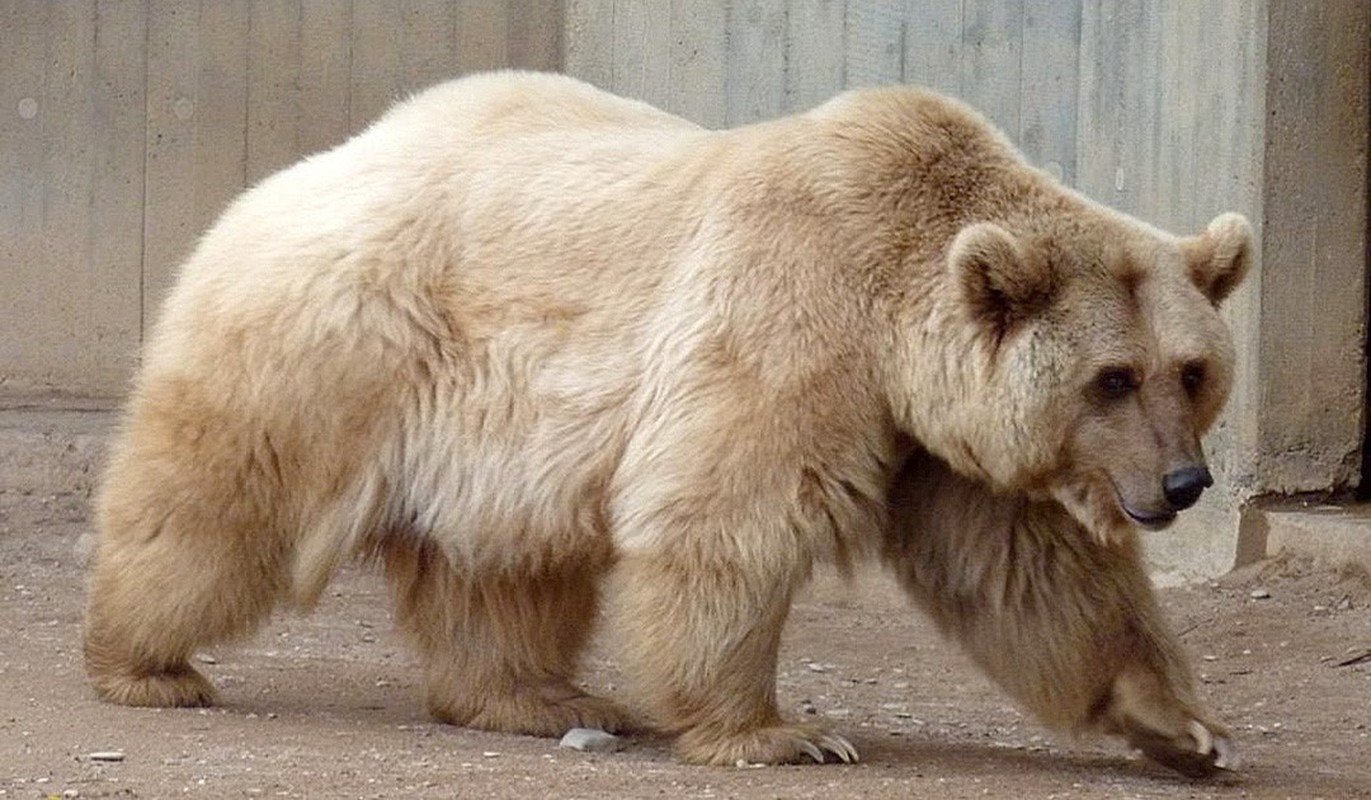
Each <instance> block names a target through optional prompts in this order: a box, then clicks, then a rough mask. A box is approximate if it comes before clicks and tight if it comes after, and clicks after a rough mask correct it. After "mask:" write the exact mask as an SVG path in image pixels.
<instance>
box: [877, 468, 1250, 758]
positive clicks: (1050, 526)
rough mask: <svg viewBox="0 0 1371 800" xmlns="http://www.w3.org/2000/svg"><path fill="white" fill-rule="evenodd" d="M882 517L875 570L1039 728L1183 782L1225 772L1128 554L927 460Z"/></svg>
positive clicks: (1043, 506)
mask: <svg viewBox="0 0 1371 800" xmlns="http://www.w3.org/2000/svg"><path fill="white" fill-rule="evenodd" d="M891 511H892V521H891V528H890V531H889V533H888V534H887V540H886V550H885V558H886V561H887V563H888V564H889V565H890V566H891V567H892V568H893V569H894V571H895V572H896V575H897V577H898V578H899V579H900V581H901V582H902V583H903V584H904V586H905V588H906V589H907V590H908V591H909V593H910V595H911V596H912V597H913V598H914V599H915V600H916V601H917V602H918V603H919V604H920V605H921V606H922V607H923V608H924V609H925V610H927V611H928V612H929V613H930V615H931V616H932V617H933V618H934V620H935V621H936V622H937V623H938V625H939V627H940V628H941V629H942V630H943V631H944V632H945V633H947V634H949V635H950V636H952V637H954V638H956V639H957V640H958V641H959V642H960V643H961V644H962V645H963V646H964V647H965V648H966V650H967V651H968V653H969V654H970V655H971V656H972V658H973V659H975V661H976V662H977V663H978V664H979V665H980V666H981V668H982V669H984V670H985V671H986V672H987V674H989V675H990V677H991V678H993V679H994V680H995V681H996V682H997V683H999V684H1000V685H1001V686H1003V687H1004V688H1005V689H1006V690H1008V691H1009V692H1010V694H1012V695H1013V696H1014V697H1015V698H1016V699H1018V700H1019V701H1020V702H1021V703H1023V704H1024V705H1025V706H1027V707H1028V708H1029V709H1030V710H1031V711H1033V712H1034V713H1036V714H1037V715H1038V716H1039V717H1040V718H1041V719H1042V720H1043V721H1044V722H1045V723H1047V724H1048V725H1051V726H1053V727H1057V728H1065V729H1068V730H1075V731H1080V730H1086V729H1096V730H1102V731H1104V732H1106V733H1112V734H1116V735H1120V736H1122V737H1124V738H1125V739H1126V740H1127V741H1128V742H1129V743H1130V744H1132V745H1133V746H1135V747H1137V748H1138V749H1140V750H1142V751H1143V753H1145V754H1146V755H1147V756H1149V757H1150V758H1152V759H1153V760H1156V761H1158V762H1160V763H1162V764H1165V765H1167V766H1169V767H1171V768H1173V769H1175V770H1177V771H1179V772H1182V773H1185V774H1187V775H1192V776H1198V775H1205V774H1208V773H1210V772H1213V771H1214V770H1215V769H1222V768H1232V767H1234V766H1236V763H1235V761H1236V758H1235V749H1234V747H1233V744H1232V741H1231V738H1230V734H1229V732H1228V730H1227V729H1226V728H1225V727H1224V726H1223V725H1222V724H1220V723H1219V722H1217V721H1215V720H1214V719H1213V718H1212V717H1211V716H1210V715H1209V714H1208V713H1207V712H1206V711H1204V710H1203V708H1202V707H1201V706H1200V705H1199V703H1198V702H1197V701H1196V699H1195V697H1194V689H1193V680H1192V678H1191V675H1190V670H1189V667H1188V665H1187V664H1186V662H1185V658H1184V655H1183V653H1182V651H1181V647H1180V643H1179V642H1178V641H1177V640H1176V638H1175V636H1174V635H1173V634H1172V633H1171V632H1170V630H1169V629H1168V627H1167V625H1166V624H1165V620H1164V619H1163V617H1162V613H1161V610H1160V608H1158V606H1157V602H1156V598H1155V595H1154V593H1153V590H1152V584H1151V581H1150V580H1149V579H1148V577H1147V573H1146V571H1145V569H1144V567H1143V563H1142V559H1141V556H1140V554H1139V552H1138V547H1137V543H1136V542H1135V541H1132V540H1125V541H1122V542H1117V543H1110V544H1104V543H1101V542H1099V541H1098V540H1096V539H1095V537H1093V536H1092V535H1091V534H1090V532H1089V531H1087V530H1085V529H1084V528H1083V527H1082V526H1081V525H1080V524H1079V523H1078V522H1076V520H1075V519H1074V518H1072V517H1071V516H1070V514H1068V513H1067V512H1066V511H1065V510H1064V509H1062V508H1061V507H1060V506H1059V505H1057V504H1055V503H1030V502H1027V501H1025V500H1023V499H1022V498H1016V497H1010V496H1003V495H994V494H992V493H990V492H989V491H988V490H986V489H984V488H983V487H981V486H980V485H978V484H976V483H974V482H972V481H970V480H967V479H965V478H962V477H960V476H958V475H956V474H954V473H953V472H952V471H951V470H950V469H949V468H948V467H947V466H946V465H945V464H943V463H942V462H940V461H937V460H935V459H933V458H932V457H929V456H916V457H915V459H914V460H913V461H911V463H910V464H909V465H907V466H906V468H905V471H904V472H903V473H902V474H901V476H900V478H899V480H897V482H896V484H895V488H894V490H893V493H892V498H891Z"/></svg>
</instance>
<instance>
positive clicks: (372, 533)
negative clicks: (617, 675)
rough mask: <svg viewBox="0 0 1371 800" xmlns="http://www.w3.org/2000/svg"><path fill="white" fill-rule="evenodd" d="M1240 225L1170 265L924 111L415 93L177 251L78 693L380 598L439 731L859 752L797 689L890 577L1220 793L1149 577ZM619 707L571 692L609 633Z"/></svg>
mask: <svg viewBox="0 0 1371 800" xmlns="http://www.w3.org/2000/svg"><path fill="white" fill-rule="evenodd" d="M1252 247H1253V245H1252V233H1251V228H1250V226H1249V225H1248V224H1247V222H1246V221H1245V220H1244V219H1243V218H1242V217H1241V216H1239V215H1237V214H1232V213H1228V214H1221V215H1220V216H1218V217H1216V218H1215V219H1214V221H1213V222H1212V223H1210V224H1209V225H1208V227H1207V228H1206V229H1205V230H1204V231H1203V232H1201V233H1198V234H1195V235H1191V236H1184V237H1181V236H1175V235H1172V234H1169V233H1166V232H1164V231H1161V230H1158V229H1156V228H1153V227H1151V226H1149V225H1147V224H1145V223H1143V222H1141V221H1139V220H1136V219H1133V218H1131V217H1129V216H1127V215H1124V214H1122V213H1119V212H1116V211H1113V210H1111V209H1108V208H1106V207H1104V206H1102V205H1100V204H1098V203H1095V202H1093V201H1091V200H1089V199H1087V198H1086V197H1084V196H1082V195H1081V194H1079V193H1077V192H1075V191H1074V190H1072V189H1070V188H1068V187H1065V186H1063V185H1062V184H1060V183H1059V182H1058V181H1056V180H1054V179H1052V178H1051V177H1050V176H1048V175H1047V174H1046V173H1044V172H1041V171H1039V170H1037V169H1035V168H1033V167H1031V166H1030V165H1029V164H1028V163H1027V162H1026V160H1025V159H1024V158H1023V156H1021V155H1020V154H1019V153H1018V152H1017V151H1016V150H1015V148H1014V147H1013V146H1012V145H1011V144H1010V143H1009V142H1008V140H1007V139H1006V138H1005V137H1004V136H1003V135H1002V134H1001V133H999V132H998V131H997V130H996V129H995V128H994V127H993V126H992V125H991V124H990V123H989V122H988V121H987V120H985V119H984V118H983V117H981V116H980V115H978V114H977V113H976V112H975V111H973V110H971V109H970V108H968V107H966V106H964V105H963V104H961V103H959V102H957V101H955V100H952V99H950V98H946V97H943V96H941V95H938V94H936V93H933V92H930V91H927V90H923V89H919V88H915V87H909V86H896V87H883V88H872V89H859V90H852V91H848V92H845V93H843V94H840V95H838V96H837V97H836V98H834V99H833V100H831V101H829V102H827V103H825V104H823V105H820V106H819V107H817V108H815V109H813V110H811V111H808V112H805V113H800V114H795V115H791V116H787V117H782V118H779V119H775V120H771V121H766V122H761V123H757V124H753V125H748V126H743V127H738V128H734V129H729V130H721V131H714V130H706V129H703V128H701V127H699V126H697V125H695V124H693V123H690V122H688V121H686V120H683V119H680V118H678V117H676V116H673V115H671V114H668V113H666V112H664V111H661V110H658V109H656V108H653V107H651V106H650V105H647V104H645V103H642V102H639V101H634V100H630V99H624V98H620V97H616V96H614V95H612V94H609V93H607V92H604V91H601V90H599V89H597V88H594V87H592V86H590V85H588V84H585V83H582V82H580V81H577V80H575V79H573V78H570V77H566V76H559V75H551V74H540V73H525V72H497V73H487V74H482V75H474V76H468V77H464V78H460V79H457V80H455V81H451V82H448V83H444V84H440V85H438V86H436V87H433V88H431V89H428V90H426V91H424V92H422V93H420V94H418V95H416V96H414V97H412V98H409V99H407V100H405V101H402V102H401V103H399V104H398V105H397V106H395V107H394V108H392V109H391V110H390V111H389V112H387V113H386V114H385V115H384V116H383V117H382V118H381V119H380V120H378V121H377V122H376V123H374V124H373V125H372V126H371V127H370V128H368V129H366V130H365V131H363V132H361V133H360V134H358V135H356V136H355V137H353V138H352V139H350V140H348V141H347V142H345V143H343V144H341V145H339V146H337V147H336V148H334V149H332V150H329V151H327V152H324V153H321V154H319V155H315V156H313V157H310V158H307V159H305V160H303V161H301V162H299V163H297V164H295V165H294V166H291V167H288V168H286V169H284V170H282V171H281V172H279V173H277V174H275V175H273V176H271V177H268V178H266V179H265V180H263V181H262V182H261V183H259V184H258V185H256V186H254V187H252V188H251V189H249V190H248V191H246V192H245V193H243V194H242V195H241V196H240V197H239V198H238V199H237V200H235V201H234V202H233V203H232V204H231V205H230V206H229V207H228V208H227V209H226V210H225V211H224V213H223V214H222V216H221V217H220V218H219V220H218V221H217V222H216V223H215V224H214V225H213V226H212V227H211V229H210V230H209V231H208V232H207V233H206V234H205V235H204V237H203V238H202V239H201V240H200V242H199V243H198V244H197V246H196V247H195V249H194V251H193V252H192V253H191V255H190V256H189V258H188V259H187V260H186V261H185V263H184V264H183V266H182V268H181V270H180V273H179V276H178V278H177V281H176V283H175V286H174V287H173V289H172V291H171V292H170V294H169V296H168V297H167V299H166V301H165V304H164V307H163V309H162V312H161V315H160V318H159V319H158V321H157V323H156V325H155V327H154V329H153V331H152V332H151V334H150V335H149V337H148V340H147V342H146V346H145V348H144V352H143V356H142V362H141V365H140V367H139V369H138V372H137V375H136V377H135V380H134V386H133V388H132V391H131V393H130V397H129V399H128V402H127V408H126V411H125V415H124V419H123V422H122V425H121V427H120V430H119V432H118V433H117V435H116V437H115V439H114V441H113V442H112V444H111V449H110V453H109V457H108V464H107V466H106V468H105V472H104V474H103V477H102V479H101V482H100V487H99V491H98V495H97V499H96V511H97V515H96V522H97V546H96V551H95V554H94V559H93V564H92V567H91V573H90V577H89V585H88V597H87V609H86V619H85V630H84V655H85V663H86V668H87V673H88V675H89V677H90V680H91V682H92V685H93V686H94V688H95V691H96V692H97V694H98V695H99V696H100V697H102V698H104V699H106V700H109V701H112V702H116V703H123V704H128V705H142V706H198V705H205V704H209V703H211V702H212V701H213V699H214V692H213V688H212V686H211V685H210V683H209V682H208V681H207V680H206V678H205V677H204V676H203V675H201V674H200V673H199V672H198V671H197V670H196V669H195V668H194V667H192V666H191V664H190V657H191V656H192V654H193V652H194V651H195V650H196V648H198V647H201V646H204V645H208V644H211V643H215V642H220V641H225V640H230V639H234V638H240V637H244V636H247V635H250V634H251V633H252V632H253V631H254V629H256V628H257V626H259V625H260V624H261V623H262V622H263V621H264V620H265V619H266V618H267V617H268V616H269V615H270V614H271V613H272V611H273V610H275V609H276V608H277V607H278V606H282V605H285V606H288V607H294V608H296V609H300V610H308V609H309V608H310V607H312V605H313V604H314V603H315V601H316V600H317V598H318V597H319V595H320V593H321V592H322V591H323V589H324V587H325V586H326V584H327V583H328V581H329V580H330V578H331V577H332V576H333V575H334V574H335V572H336V570H337V569H338V568H339V567H340V566H341V565H342V564H344V563H346V562H347V561H349V560H351V559H357V560H360V561H363V562H368V563H375V564H377V565H378V567H379V569H380V570H381V571H382V572H383V574H384V575H385V576H386V577H387V579H388V583H389V586H390V587H391V593H392V597H393V602H394V608H395V616H396V619H397V624H398V625H399V627H401V628H402V629H403V630H404V631H405V632H406V634H407V635H408V637H409V640H410V641H411V642H412V644H413V646H414V648H415V650H416V651H417V653H418V655H419V658H420V659H421V662H422V666H423V669H424V674H425V691H426V695H427V707H428V709H429V711H430V713H431V714H432V715H433V716H434V717H435V718H436V719H438V720H441V721H443V722H447V723H451V724H454V725H462V726H470V727H474V728H482V729H487V730H492V731H505V732H515V733H523V734H534V735H559V734H561V733H562V732H564V731H565V730H567V729H569V728H572V727H578V726H589V727H598V728H603V729H606V730H610V731H615V730H634V729H638V728H640V727H643V726H646V727H648V728H651V729H655V730H658V731H661V732H665V733H667V734H670V735H672V736H674V742H675V750H676V753H677V754H678V755H679V757H680V758H682V759H683V760H685V761H687V762H691V763H700V764H726V765H732V764H735V763H738V762H740V761H746V762H750V763H796V762H804V761H814V762H824V761H832V760H841V761H853V760H855V759H856V758H857V752H856V749H855V748H854V747H853V745H852V744H851V743H850V742H849V741H848V740H847V739H846V738H844V737H842V736H841V735H839V734H837V733H833V732H830V731H828V730H826V729H824V728H822V727H820V726H817V725H813V724H808V723H800V722H796V721H793V720H789V719H786V718H785V717H783V715H782V714H781V713H780V711H779V709H778V706H777V701H776V675H775V671H776V664H777V651H778V647H779V644H780V637H781V631H782V629H783V626H784V624H785V621H786V618H787V614H788V611H789V607H790V603H791V600H792V598H793V597H794V596H795V593H796V592H797V591H798V590H799V589H800V588H801V587H802V586H803V585H804V584H805V582H806V580H807V579H808V578H809V577H810V575H811V573H812V571H813V570H814V569H815V568H816V567H818V566H821V565H826V566H830V567H833V568H836V569H838V570H840V571H847V572H851V570H853V569H854V566H855V565H857V564H862V563H868V562H877V563H883V564H885V566H886V567H887V568H888V569H889V570H890V571H891V572H892V573H893V574H894V575H895V577H896V579H897V580H899V581H900V582H901V583H902V584H903V585H904V586H905V588H906V589H907V590H908V592H909V594H910V596H911V598H912V599H913V602H914V604H915V605H916V606H920V607H922V608H924V609H925V610H926V611H927V612H928V613H930V614H931V615H932V616H933V618H934V619H935V620H937V622H938V624H939V625H940V626H941V628H942V629H943V630H944V632H946V633H947V634H948V635H949V636H951V637H953V638H955V639H958V640H959V641H960V642H961V643H962V644H963V646H965V647H966V648H967V649H968V650H969V652H971V654H972V655H973V657H974V658H975V659H976V661H977V663H979V664H980V666H981V667H982V668H983V669H985V670H986V671H987V672H988V673H989V674H990V675H991V677H993V678H995V679H996V680H998V681H1000V682H1001V683H1002V684H1003V685H1004V687H1005V688H1006V689H1007V691H1009V692H1010V693H1011V694H1012V695H1013V696H1015V697H1016V698H1017V699H1018V700H1019V701H1020V702H1022V703H1024V704H1025V705H1026V706H1027V707H1029V708H1030V709H1031V710H1033V711H1035V712H1036V713H1037V714H1038V715H1039V716H1040V717H1041V718H1042V719H1043V721H1044V722H1045V723H1047V724H1048V725H1051V726H1055V727H1059V728H1067V729H1072V730H1081V731H1088V730H1099V731H1103V732H1105V733H1110V734H1117V735H1121V736H1123V737H1125V738H1126V739H1127V740H1128V741H1130V742H1131V743H1133V744H1134V745H1135V746H1137V747H1138V748H1140V749H1141V750H1142V751H1143V752H1144V753H1145V754H1147V755H1149V756H1151V757H1153V758H1155V759H1157V760H1159V761H1161V762H1162V763H1164V764H1167V765H1169V766H1172V767H1174V768H1176V769H1179V770H1181V771H1183V772H1186V773H1188V774H1207V773H1209V772H1212V771H1213V770H1215V769H1222V768H1226V767H1231V766H1232V765H1233V764H1234V763H1235V762H1234V757H1235V754H1234V747H1233V744H1232V741H1231V735H1230V733H1229V732H1228V730H1227V729H1226V728H1224V727H1223V725H1222V724H1221V723H1220V722H1218V721H1217V720H1215V719H1213V718H1212V717H1211V715H1210V714H1209V713H1208V712H1207V711H1205V710H1204V709H1203V708H1201V707H1200V706H1199V705H1198V703H1197V701H1196V699H1195V697H1194V691H1193V685H1192V684H1193V681H1192V679H1191V677H1190V676H1189V673H1188V671H1187V667H1186V664H1185V660H1184V657H1183V655H1182V654H1181V652H1180V647H1179V644H1178V643H1177V641H1176V639H1175V637H1174V635H1173V634H1171V633H1170V632H1169V631H1168V630H1167V628H1166V626H1165V623H1164V620H1163V619H1162V616H1161V613H1160V611H1159V610H1158V607H1157V603H1156V600H1155V598H1154V596H1153V594H1152V588H1151V586H1150V584H1149V582H1148V579H1147V576H1146V573H1145V570H1144V568H1143V566H1142V563H1141V560H1140V558H1139V556H1138V553H1137V549H1138V543H1137V542H1138V536H1139V534H1138V532H1137V530H1138V528H1140V527H1141V528H1162V527H1165V526H1166V525H1167V524H1168V523H1169V522H1170V521H1171V520H1172V519H1174V518H1175V516H1176V514H1177V513H1179V512H1180V511H1182V510H1184V509H1185V508H1186V507H1187V506H1189V505H1191V504H1193V503H1194V502H1195V500H1196V499H1197V498H1198V496H1199V494H1200V493H1201V492H1202V491H1203V490H1204V488H1205V487H1206V486H1207V485H1208V484H1209V483H1210V482H1211V481H1212V478H1211V477H1210V475H1209V472H1208V470H1207V468H1206V466H1205V462H1204V454H1203V450H1202V447H1201V442H1200V439H1201V436H1202V435H1203V434H1204V433H1205V432H1206V431H1207V430H1208V429H1209V427H1210V426H1211V425H1212V423H1213V421H1214V419H1215V417H1216V415H1217V414H1218V413H1219V411H1220V409H1221V408H1222V406H1223V403H1224V402H1225V398H1226V396H1227V394H1228V391H1229V388H1230V383H1231V380H1232V369H1233V361H1234V353H1233V345H1232V342H1231V335H1230V334H1229V332H1228V330H1227V328H1226V327H1225V325H1224V323H1223V321H1222V319H1221V318H1220V315H1219V313H1218V307H1219V304H1220V303H1221V302H1222V301H1223V300H1224V299H1225V298H1226V297H1227V296H1228V295H1229V294H1230V292H1231V291H1232V290H1233V289H1234V288H1235V287H1236V286H1237V285H1239V283H1240V282H1241V281H1242V279H1243V276H1244V274H1245V272H1246V271H1247V269H1248V266H1249V264H1250V262H1251V259H1252V255H1251V251H1252ZM602 616H603V617H604V618H605V619H606V620H607V622H606V624H607V626H608V627H609V628H610V629H611V632H612V633H614V634H615V635H616V637H617V638H618V639H619V641H620V642H621V651H622V653H623V659H624V664H625V669H626V671H627V672H628V673H629V675H630V676H631V678H632V684H633V687H634V690H633V692H632V696H633V699H634V702H633V703H632V704H630V705H629V706H627V707H626V706H624V705H621V704H619V703H618V702H616V701H614V700H611V699H609V698H604V697H598V696H595V695H592V694H589V693H587V691H585V690H584V689H583V688H582V687H581V686H580V685H578V683H577V670H578V667H579V657H580V655H581V653H582V651H583V650H584V649H585V647H586V644H587V642H588V640H589V638H590V637H591V635H592V633H593V631H594V630H595V629H596V627H597V624H598V622H599V620H600V618H601V617H602Z"/></svg>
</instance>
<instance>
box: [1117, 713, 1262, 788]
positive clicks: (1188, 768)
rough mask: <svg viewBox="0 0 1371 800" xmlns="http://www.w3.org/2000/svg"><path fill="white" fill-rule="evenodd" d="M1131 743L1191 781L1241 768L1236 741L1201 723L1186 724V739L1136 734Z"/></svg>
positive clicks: (1145, 733) (1130, 738)
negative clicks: (1239, 766)
mask: <svg viewBox="0 0 1371 800" xmlns="http://www.w3.org/2000/svg"><path fill="white" fill-rule="evenodd" d="M1128 740H1129V743H1130V744H1132V745H1133V746H1134V747H1136V748H1138V749H1139V750H1141V751H1142V753H1143V755H1145V756H1147V757H1148V758H1150V759H1152V760H1153V761H1155V762H1157V763H1158V764H1161V765H1162V766H1165V767H1169V768H1171V769H1174V770H1175V771H1177V772H1179V773H1181V774H1182V775H1185V776H1186V777H1189V778H1205V777H1209V776H1211V775H1213V774H1214V773H1215V772H1219V771H1229V770H1234V769H1237V767H1238V751H1237V747H1236V746H1235V745H1234V743H1233V740H1232V739H1231V738H1229V737H1228V735H1227V734H1225V733H1223V732H1221V731H1213V730H1210V728H1209V727H1208V726H1206V725H1205V724H1204V723H1202V722H1200V721H1199V720H1196V719H1192V720H1190V721H1189V722H1188V723H1187V724H1186V732H1185V734H1184V735H1182V736H1178V737H1168V736H1165V735H1163V734H1162V733H1160V732H1158V731H1145V732H1144V731H1134V732H1133V733H1132V735H1130V736H1129V737H1128Z"/></svg>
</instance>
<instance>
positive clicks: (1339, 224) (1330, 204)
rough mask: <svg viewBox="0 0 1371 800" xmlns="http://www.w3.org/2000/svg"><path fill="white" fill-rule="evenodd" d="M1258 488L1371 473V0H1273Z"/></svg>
mask: <svg viewBox="0 0 1371 800" xmlns="http://www.w3.org/2000/svg"><path fill="white" fill-rule="evenodd" d="M1270 15H1271V16H1270V44H1269V47H1268V49H1267V58H1268V66H1267V75H1268V81H1267V82H1266V111H1267V117H1266V118H1267V120H1268V121H1269V124H1268V126H1267V129H1266V149H1265V153H1264V163H1265V173H1264V175H1263V192H1264V196H1263V203H1262V209H1263V212H1264V213H1263V225H1262V228H1263V230H1262V246H1263V250H1264V257H1263V259H1264V260H1263V264H1264V269H1263V273H1262V280H1261V315H1260V320H1261V322H1260V336H1261V354H1260V368H1261V370H1262V374H1261V375H1260V384H1261V405H1260V417H1259V426H1260V435H1259V441H1258V448H1259V449H1258V453H1259V458H1260V460H1259V463H1258V465H1257V467H1258V469H1257V485H1258V486H1259V487H1260V489H1261V490H1262V491H1264V492H1274V493H1291V492H1305V491H1320V490H1325V489H1328V488H1330V487H1333V488H1336V487H1342V486H1350V485H1354V484H1355V483H1356V482H1357V480H1358V478H1359V474H1358V473H1359V471H1360V461H1361V454H1360V445H1361V432H1362V425H1363V419H1362V416H1363V410H1364V404H1365V397H1364V392H1365V385H1366V382H1365V377H1364V368H1365V352H1364V351H1365V345H1366V331H1365V313H1366V283H1365V281H1366V257H1367V238H1366V237H1367V220H1368V209H1367V120H1368V117H1371V112H1368V94H1369V92H1371V89H1369V87H1368V76H1371V60H1369V58H1371V57H1369V55H1368V49H1371V45H1368V42H1371V4H1368V3H1365V2H1358V1H1357V0H1342V1H1341V2H1327V3H1313V4H1311V3H1301V2H1294V1H1293V0H1271V2H1270Z"/></svg>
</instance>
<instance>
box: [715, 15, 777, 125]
mask: <svg viewBox="0 0 1371 800" xmlns="http://www.w3.org/2000/svg"><path fill="white" fill-rule="evenodd" d="M785 29H786V3H784V2H782V1H781V0H734V2H732V3H730V4H729V6H728V31H729V38H728V56H727V59H728V60H727V64H728V94H727V96H726V97H725V98H724V100H725V103H726V106H727V109H726V116H725V120H726V122H727V123H728V124H729V125H745V124H747V123H749V122H756V121H758V120H764V119H774V118H775V117H779V116H781V115H782V114H784V113H785V111H786V106H785V52H786V50H785Z"/></svg>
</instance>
